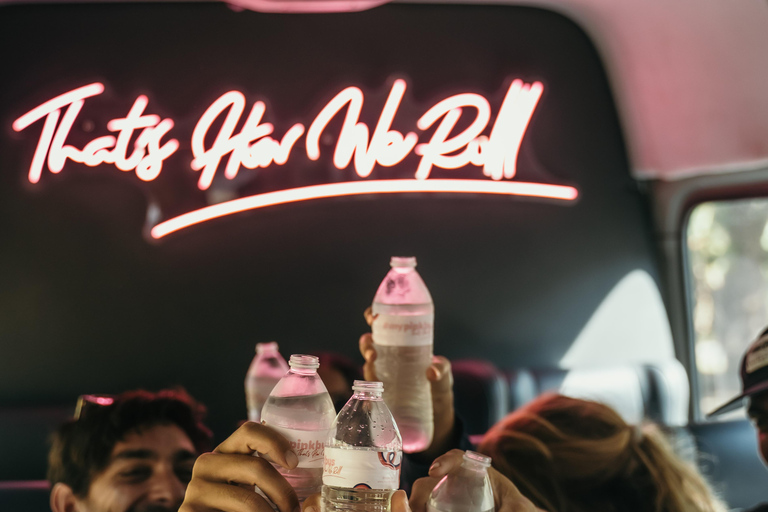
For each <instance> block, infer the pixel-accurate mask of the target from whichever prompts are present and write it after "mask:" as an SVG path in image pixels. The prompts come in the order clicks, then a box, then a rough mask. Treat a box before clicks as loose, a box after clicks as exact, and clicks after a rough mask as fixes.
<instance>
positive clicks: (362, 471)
mask: <svg viewBox="0 0 768 512" xmlns="http://www.w3.org/2000/svg"><path fill="white" fill-rule="evenodd" d="M402 459H403V453H402V452H400V451H391V452H381V451H373V450H350V449H346V450H345V449H343V448H331V447H328V448H326V449H325V465H324V466H323V485H330V486H332V487H341V488H344V489H397V488H398V487H400V464H401V463H402Z"/></svg>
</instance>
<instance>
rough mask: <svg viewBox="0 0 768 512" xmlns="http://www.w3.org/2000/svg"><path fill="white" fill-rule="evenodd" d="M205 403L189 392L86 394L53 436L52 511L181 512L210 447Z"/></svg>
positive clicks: (49, 474)
mask: <svg viewBox="0 0 768 512" xmlns="http://www.w3.org/2000/svg"><path fill="white" fill-rule="evenodd" d="M204 414H205V408H204V407H203V406H202V405H200V404H198V403H197V402H195V400H194V399H192V397H190V396H189V395H188V394H187V393H186V392H184V391H183V390H166V391H160V392H158V393H150V392H147V391H129V392H126V393H123V394H121V395H117V396H115V397H95V396H85V397H81V399H80V402H79V404H78V409H77V412H76V413H75V418H74V419H73V420H71V421H68V422H67V423H65V424H63V425H62V426H61V427H60V428H59V429H58V431H57V432H56V434H55V435H54V438H53V444H52V447H51V451H50V453H49V460H48V463H49V467H48V480H49V481H50V483H51V486H52V487H51V509H52V510H53V512H171V511H176V510H178V508H179V506H180V505H181V503H182V501H183V500H184V493H185V491H186V488H187V484H188V483H189V481H190V479H191V477H192V468H193V466H194V463H195V460H196V458H197V456H198V455H199V454H200V453H202V452H204V451H208V450H210V448H211V446H210V444H211V433H210V431H209V430H208V428H206V427H205V425H203V423H202V419H203V416H204Z"/></svg>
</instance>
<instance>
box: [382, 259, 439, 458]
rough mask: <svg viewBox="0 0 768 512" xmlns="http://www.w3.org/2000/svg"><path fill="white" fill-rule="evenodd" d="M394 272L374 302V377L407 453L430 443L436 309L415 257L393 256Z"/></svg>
mask: <svg viewBox="0 0 768 512" xmlns="http://www.w3.org/2000/svg"><path fill="white" fill-rule="evenodd" d="M390 265H391V266H392V269H391V270H390V271H389V273H388V274H387V276H386V277H385V278H384V280H383V281H382V282H381V285H379V289H378V290H377V291H376V296H375V297H374V299H373V307H372V310H373V315H374V320H373V324H372V325H371V330H372V334H373V346H374V348H375V349H376V353H377V357H376V361H375V363H374V367H375V368H376V377H377V378H378V379H379V380H381V381H382V382H383V383H384V401H385V402H386V403H387V406H388V407H389V408H390V410H391V411H392V414H393V415H394V417H395V421H397V426H398V428H399V429H400V433H401V434H402V436H403V451H404V452H406V453H415V452H420V451H423V450H425V449H427V448H428V447H429V445H430V444H431V443H432V434H433V431H434V418H433V415H432V394H431V391H430V384H429V381H428V380H427V376H426V372H427V368H428V367H429V365H430V364H431V363H432V346H433V345H432V344H433V324H434V318H435V307H434V305H433V304H432V296H431V295H430V294H429V290H427V287H426V285H425V284H424V281H422V279H421V276H419V274H418V273H417V272H416V258H413V257H408V258H404V257H397V256H393V257H392V259H391V261H390Z"/></svg>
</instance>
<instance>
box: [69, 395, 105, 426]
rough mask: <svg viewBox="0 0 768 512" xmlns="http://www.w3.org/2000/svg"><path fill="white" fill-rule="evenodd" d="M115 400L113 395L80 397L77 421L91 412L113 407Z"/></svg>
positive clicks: (76, 415) (76, 411)
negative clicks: (97, 408)
mask: <svg viewBox="0 0 768 512" xmlns="http://www.w3.org/2000/svg"><path fill="white" fill-rule="evenodd" d="M114 402H115V399H114V397H113V396H111V395H80V396H79V397H77V405H76V406H75V416H74V418H75V421H77V420H79V419H80V418H82V417H83V416H84V415H85V414H86V413H87V412H88V411H89V410H91V409H94V408H96V407H104V406H105V405H112V404H113V403H114Z"/></svg>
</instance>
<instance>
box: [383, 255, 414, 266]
mask: <svg viewBox="0 0 768 512" xmlns="http://www.w3.org/2000/svg"><path fill="white" fill-rule="evenodd" d="M389 266H391V267H392V268H403V267H405V268H416V256H392V258H390V260H389Z"/></svg>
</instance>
